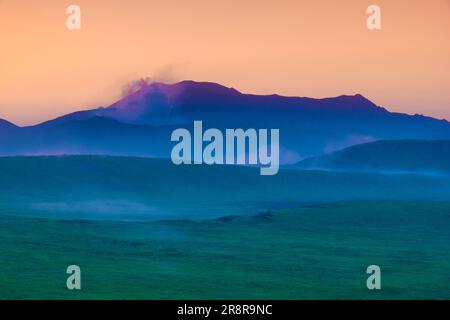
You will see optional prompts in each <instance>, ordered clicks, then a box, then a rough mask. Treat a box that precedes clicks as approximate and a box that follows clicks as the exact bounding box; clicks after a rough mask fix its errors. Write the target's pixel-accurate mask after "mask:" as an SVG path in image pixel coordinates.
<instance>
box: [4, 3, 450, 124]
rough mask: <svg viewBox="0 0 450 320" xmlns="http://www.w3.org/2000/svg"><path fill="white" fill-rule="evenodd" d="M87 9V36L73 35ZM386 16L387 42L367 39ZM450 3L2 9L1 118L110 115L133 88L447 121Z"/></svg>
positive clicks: (381, 35) (22, 120)
mask: <svg viewBox="0 0 450 320" xmlns="http://www.w3.org/2000/svg"><path fill="white" fill-rule="evenodd" d="M70 4H77V5H79V6H80V7H81V13H82V29H81V30H80V31H69V30H67V29H66V25H65V24H66V18H67V14H66V8H67V6H68V5H70ZM370 4H377V5H379V6H380V7H381V10H382V11H381V12H382V30H381V31H369V30H368V29H367V28H366V18H367V14H366V8H367V6H368V5H370ZM449 39H450V0H386V1H384V0H372V1H364V0H346V1H336V0H314V1H313V0H310V1H304V0H270V1H269V0H245V1H244V0H176V1H174V0H127V1H123V0H72V1H65V0H39V1H37V0H34V1H32V0H0V43H1V48H0V52H1V53H0V118H4V119H7V120H10V121H12V122H14V123H17V124H21V125H26V124H34V123H37V122H40V121H43V120H47V119H49V118H52V117H55V116H58V115H61V114H63V113H67V112H71V111H75V110H79V109H85V108H88V107H97V106H101V105H108V104H110V103H112V102H114V101H115V100H117V99H118V98H120V96H121V92H122V90H123V87H124V86H125V85H126V84H127V83H130V82H131V81H133V80H136V79H139V78H145V77H151V78H154V79H156V80H159V81H167V82H174V81H178V80H183V79H192V80H197V81H213V82H218V83H221V84H223V85H226V86H230V87H234V88H236V89H238V90H239V91H241V92H248V93H257V94H271V93H278V94H282V95H291V96H308V97H317V98H319V97H329V96H337V95H341V94H354V93H361V94H363V95H364V96H366V97H368V98H369V99H371V100H372V101H374V102H375V103H377V104H379V105H382V106H384V107H386V108H388V109H390V110H392V111H399V112H406V113H412V114H413V113H421V114H426V115H432V116H435V117H437V118H447V119H450V41H449Z"/></svg>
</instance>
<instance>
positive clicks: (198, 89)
mask: <svg viewBox="0 0 450 320" xmlns="http://www.w3.org/2000/svg"><path fill="white" fill-rule="evenodd" d="M100 118H102V119H104V120H101V119H100ZM92 119H94V120H93V121H92ZM106 120H109V121H106ZM195 120H202V121H203V126H204V128H205V129H206V128H211V127H214V128H218V129H226V128H243V129H248V128H267V129H269V128H277V129H280V150H281V154H280V157H281V161H282V162H285V163H295V162H298V161H299V160H302V159H304V158H307V157H311V156H316V155H320V154H323V153H326V152H331V151H336V150H339V149H342V148H345V147H348V146H351V145H355V144H360V143H364V142H370V141H375V140H395V139H428V140H435V139H450V123H449V122H447V121H446V120H437V119H434V118H431V117H426V116H423V115H407V114H402V113H396V112H390V111H388V110H387V109H385V108H382V107H380V106H377V105H376V104H375V103H373V102H372V101H370V100H369V99H367V98H365V97H364V96H362V95H360V94H355V95H341V96H337V97H334V98H321V99H314V98H306V97H284V96H279V95H276V94H272V95H254V94H244V93H240V92H239V91H238V90H236V89H234V88H228V87H225V86H221V85H219V84H216V83H212V82H195V81H182V82H178V83H175V84H164V83H152V84H143V85H141V87H140V88H139V89H138V90H135V91H133V92H129V94H127V95H125V96H124V97H123V98H122V99H120V100H118V101H116V102H115V103H113V104H111V105H110V106H107V107H100V108H96V109H89V110H81V111H76V112H73V113H69V114H65V115H62V116H60V117H57V118H55V119H52V120H48V121H45V122H42V123H40V124H37V125H33V126H26V127H17V126H14V125H6V124H5V125H3V126H2V125H1V122H0V128H2V129H1V130H2V134H1V135H0V156H1V155H23V154H26V155H29V154H61V152H66V153H69V154H80V153H82V154H89V153H91V152H92V153H95V154H97V153H101V154H113V155H138V156H154V157H170V148H171V146H172V144H171V141H170V135H171V130H173V129H174V128H177V127H182V128H187V129H189V128H191V127H192V123H193V121H195Z"/></svg>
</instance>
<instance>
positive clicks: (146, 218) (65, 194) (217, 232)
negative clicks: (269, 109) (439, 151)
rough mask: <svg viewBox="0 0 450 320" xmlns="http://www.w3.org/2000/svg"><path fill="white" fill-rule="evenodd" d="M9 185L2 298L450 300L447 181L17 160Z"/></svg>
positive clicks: (0, 166)
mask: <svg viewBox="0 0 450 320" xmlns="http://www.w3.org/2000/svg"><path fill="white" fill-rule="evenodd" d="M0 188H1V190H2V192H1V195H0V226H1V227H0V253H1V263H0V299H40V298H42V299H80V298H81V299H176V298H181V299H238V298H242V299H252V298H255V299H331V298H333V299H334V298H336V299H381V298H386V299H403V298H413V299H430V298H438V299H449V298H450V290H449V283H450V271H449V270H450V181H449V178H448V177H437V176H419V175H381V174H349V173H332V172H318V171H317V172H314V171H300V170H281V172H280V174H278V175H276V176H273V177H261V176H260V175H259V171H258V170H257V169H252V168H243V167H224V166H217V167H205V166H187V167H176V166H173V165H172V164H171V163H168V162H167V161H164V160H152V159H139V158H117V157H33V158H26V157H19V158H0ZM268 210H270V213H269V214H267V212H268ZM71 264H76V265H79V266H80V267H81V270H82V290H81V291H69V290H67V289H66V287H65V283H66V279H67V275H66V273H65V271H66V268H67V266H68V265H71ZM372 264H376V265H379V266H380V267H381V269H382V290H380V291H369V290H367V288H366V279H367V274H366V268H367V266H369V265H372Z"/></svg>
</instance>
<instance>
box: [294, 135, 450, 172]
mask: <svg viewBox="0 0 450 320" xmlns="http://www.w3.org/2000/svg"><path fill="white" fill-rule="evenodd" d="M297 166H298V167H300V168H303V169H326V170H341V171H358V172H391V173H392V172H395V173H427V174H447V175H449V174H450V140H436V141H423V140H392V141H376V142H372V143H365V144H360V145H356V146H352V147H349V148H346V149H344V150H341V151H337V152H333V153H330V154H326V155H323V156H319V157H312V158H308V159H305V160H303V161H301V162H300V163H298V165H297Z"/></svg>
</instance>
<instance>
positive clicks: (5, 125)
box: [0, 119, 18, 130]
mask: <svg viewBox="0 0 450 320" xmlns="http://www.w3.org/2000/svg"><path fill="white" fill-rule="evenodd" d="M13 128H18V127H17V126H16V125H15V124H13V123H11V122H9V121H6V120H4V119H0V130H2V129H13Z"/></svg>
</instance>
